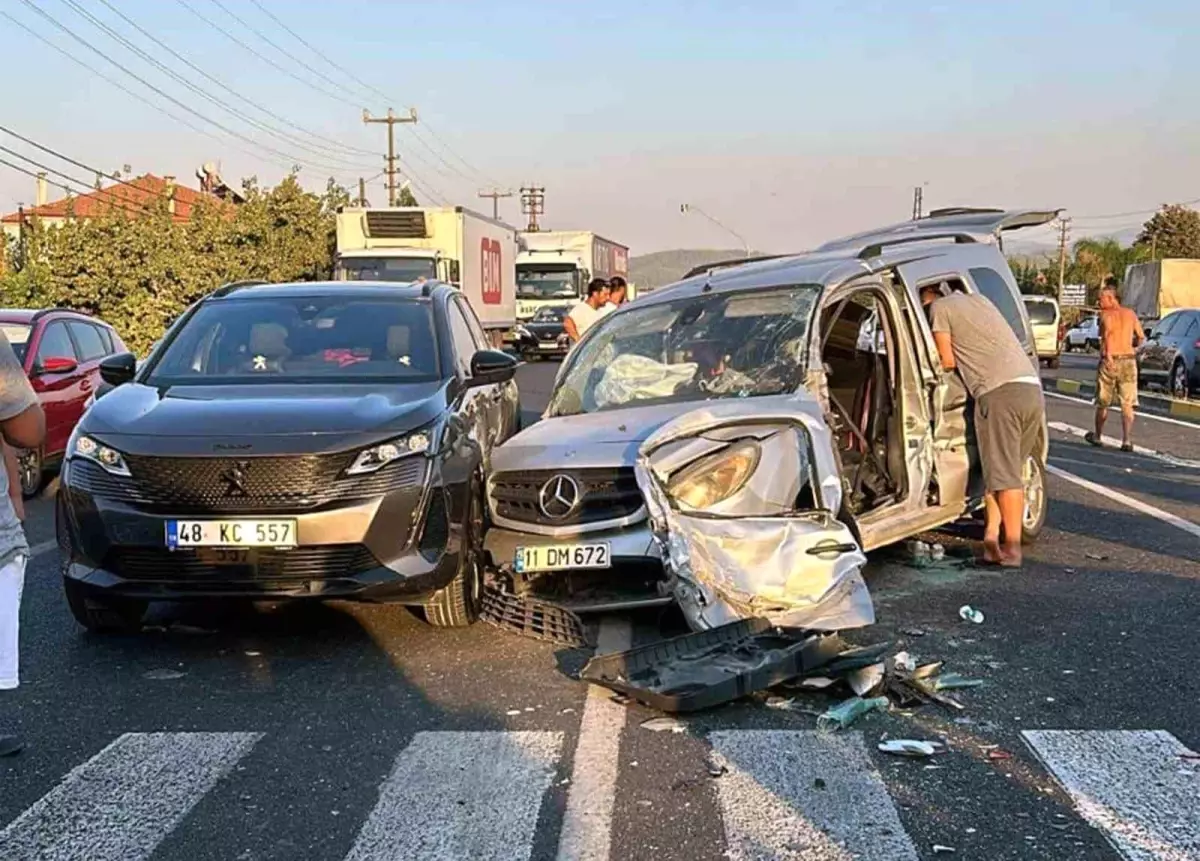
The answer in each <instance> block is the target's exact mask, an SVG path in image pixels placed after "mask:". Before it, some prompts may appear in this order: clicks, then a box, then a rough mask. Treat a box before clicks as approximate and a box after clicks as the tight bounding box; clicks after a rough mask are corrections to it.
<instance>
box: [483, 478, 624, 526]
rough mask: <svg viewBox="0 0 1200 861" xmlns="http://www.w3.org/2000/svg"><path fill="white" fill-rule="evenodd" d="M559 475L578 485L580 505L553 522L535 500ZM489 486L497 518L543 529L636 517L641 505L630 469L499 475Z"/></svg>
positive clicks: (553, 519)
mask: <svg viewBox="0 0 1200 861" xmlns="http://www.w3.org/2000/svg"><path fill="white" fill-rule="evenodd" d="M560 475H568V476H570V477H571V478H573V479H575V481H576V482H577V483H578V484H579V504H578V506H577V507H576V509H575V511H574V512H572V513H571V514H570V516H568V517H564V518H559V519H555V518H551V517H547V516H546V515H545V513H543V512H542V509H541V506H540V505H539V504H538V497H539V495H540V493H541V491H542V488H543V487H544V486H545V485H546V482H548V481H551V480H552V479H554V478H556V477H557V476H560ZM491 486H492V500H493V502H494V503H495V508H496V514H497V516H499V517H503V518H505V519H506V520H515V521H519V522H521V523H536V524H539V525H542V526H581V525H584V524H588V523H600V522H603V521H608V520H619V519H620V518H623V517H629V516H630V515H632V514H636V513H637V512H638V511H639V510H640V509H641V508H642V505H643V501H642V494H641V491H640V490H638V486H637V478H636V477H635V476H634V473H633V469H632V468H631V467H621V468H618V469H577V470H540V471H537V472H522V473H517V472H508V473H499V474H497V475H496V476H494V477H493V478H492V485H491Z"/></svg>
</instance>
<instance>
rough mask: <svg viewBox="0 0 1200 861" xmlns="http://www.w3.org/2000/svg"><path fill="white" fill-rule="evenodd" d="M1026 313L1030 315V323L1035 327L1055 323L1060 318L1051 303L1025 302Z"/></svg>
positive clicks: (1027, 300)
mask: <svg viewBox="0 0 1200 861" xmlns="http://www.w3.org/2000/svg"><path fill="white" fill-rule="evenodd" d="M1025 311H1026V313H1028V314H1029V322H1030V323H1032V324H1033V325H1035V326H1038V325H1044V324H1047V323H1051V324H1052V323H1054V322H1056V319H1057V317H1058V314H1057V313H1055V310H1054V305H1052V304H1051V303H1049V302H1037V301H1031V300H1029V299H1026V300H1025Z"/></svg>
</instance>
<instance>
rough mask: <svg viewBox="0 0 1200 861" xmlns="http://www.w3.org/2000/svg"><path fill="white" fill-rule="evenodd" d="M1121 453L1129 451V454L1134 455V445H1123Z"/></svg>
mask: <svg viewBox="0 0 1200 861" xmlns="http://www.w3.org/2000/svg"><path fill="white" fill-rule="evenodd" d="M1121 451H1127V452H1131V453H1132V452H1133V443H1131V442H1123V443H1121Z"/></svg>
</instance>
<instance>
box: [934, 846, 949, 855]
mask: <svg viewBox="0 0 1200 861" xmlns="http://www.w3.org/2000/svg"><path fill="white" fill-rule="evenodd" d="M933 854H934V855H953V854H954V847H953V846H942V845H941V844H939V843H934V844H933Z"/></svg>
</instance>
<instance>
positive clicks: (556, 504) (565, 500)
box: [538, 475, 580, 520]
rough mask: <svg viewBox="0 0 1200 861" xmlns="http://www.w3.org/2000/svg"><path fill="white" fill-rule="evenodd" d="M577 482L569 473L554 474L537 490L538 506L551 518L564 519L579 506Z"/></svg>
mask: <svg viewBox="0 0 1200 861" xmlns="http://www.w3.org/2000/svg"><path fill="white" fill-rule="evenodd" d="M579 496H580V494H579V482H577V481H576V480H575V479H573V478H571V476H569V475H556V476H554V478H552V479H550V480H549V481H547V482H546V483H545V484H543V485H542V489H541V490H540V491H538V508H540V509H541V510H542V514H544V515H546V517H548V518H550V519H551V520H565V519H566V518H568V517H570V516H571V515H572V514H574V513H575V509H576V508H578V507H579Z"/></svg>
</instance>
